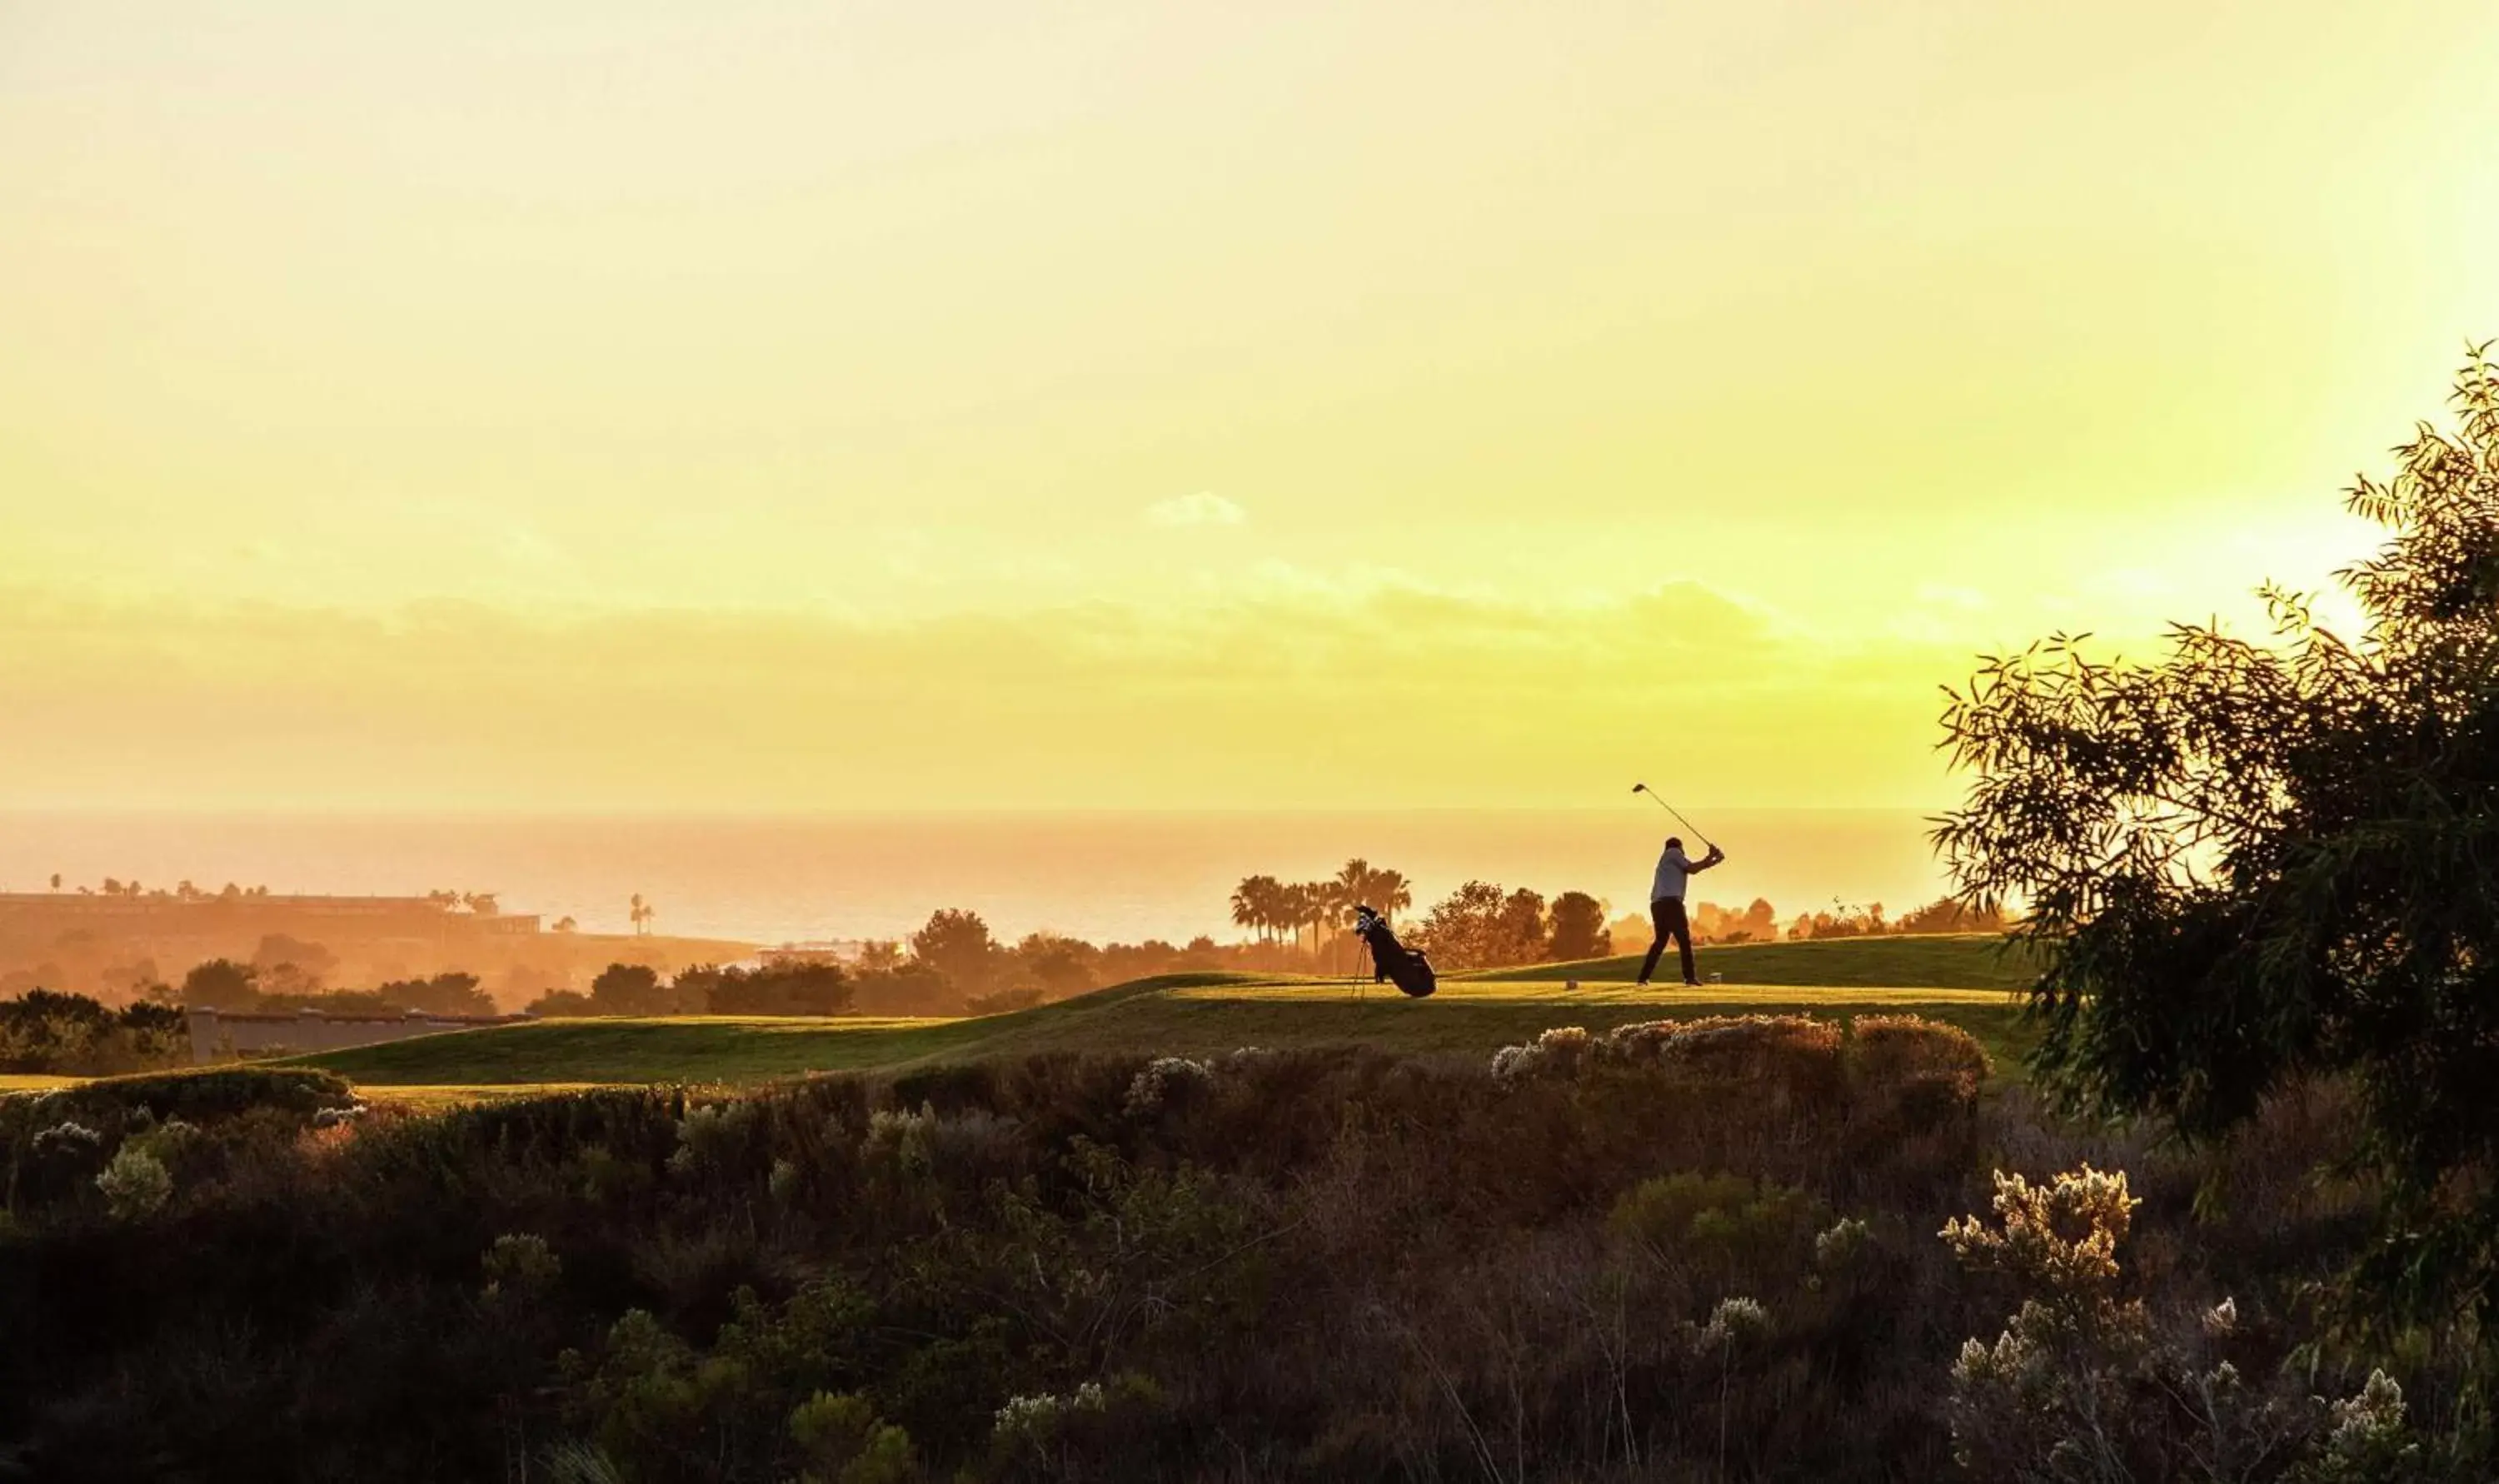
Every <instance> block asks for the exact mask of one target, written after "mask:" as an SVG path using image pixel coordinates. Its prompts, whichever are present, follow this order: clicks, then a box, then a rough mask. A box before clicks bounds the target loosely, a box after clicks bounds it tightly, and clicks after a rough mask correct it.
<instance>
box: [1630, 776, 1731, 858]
mask: <svg viewBox="0 0 2499 1484" xmlns="http://www.w3.org/2000/svg"><path fill="white" fill-rule="evenodd" d="M1632 791H1633V792H1634V793H1645V794H1647V795H1648V796H1649V797H1650V798H1653V799H1655V800H1657V807H1659V808H1660V809H1663V810H1665V811H1666V812H1667V813H1669V814H1671V815H1672V816H1674V822H1675V823H1678V824H1680V825H1682V826H1683V827H1684V828H1686V829H1688V830H1691V831H1692V838H1694V839H1695V840H1698V841H1700V842H1701V843H1702V844H1703V845H1705V846H1709V848H1710V849H1711V850H1716V849H1717V847H1716V846H1714V845H1709V837H1708V836H1707V835H1704V834H1703V833H1702V832H1701V826H1700V825H1698V824H1695V823H1692V822H1691V821H1690V820H1687V819H1685V818H1684V817H1683V811H1682V810H1680V809H1677V808H1675V807H1674V806H1673V805H1672V804H1670V803H1668V802H1667V801H1666V797H1665V795H1664V794H1661V793H1659V792H1658V791H1657V790H1655V789H1652V788H1650V787H1649V786H1648V785H1646V784H1644V783H1636V784H1634V785H1632Z"/></svg>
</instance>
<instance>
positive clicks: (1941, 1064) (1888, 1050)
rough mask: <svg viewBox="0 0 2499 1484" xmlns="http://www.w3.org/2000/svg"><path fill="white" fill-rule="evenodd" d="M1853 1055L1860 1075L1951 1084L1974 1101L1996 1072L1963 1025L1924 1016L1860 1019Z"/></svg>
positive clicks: (1854, 1028)
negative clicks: (1936, 1080) (1982, 1083)
mask: <svg viewBox="0 0 2499 1484" xmlns="http://www.w3.org/2000/svg"><path fill="white" fill-rule="evenodd" d="M1848 1053H1849V1060H1850V1063H1851V1065H1852V1066H1853V1067H1854V1068H1855V1070H1856V1072H1857V1074H1858V1076H1860V1077H1861V1078H1863V1079H1865V1080H1866V1081H1870V1082H1874V1083H1876V1084H1883V1085H1899V1084H1902V1083H1906V1082H1909V1081H1918V1080H1922V1079H1929V1078H1934V1079H1942V1080H1945V1081H1949V1082H1950V1083H1951V1084H1952V1085H1953V1086H1954V1087H1955V1088H1956V1089H1957V1090H1959V1091H1960V1092H1961V1093H1962V1094H1963V1095H1964V1097H1975V1096H1977V1094H1978V1087H1979V1084H1980V1083H1981V1082H1983V1081H1986V1080H1987V1077H1988V1074H1989V1073H1990V1071H1991V1070H1992V1069H1991V1068H1990V1067H1989V1065H1988V1061H1987V1048H1985V1047H1982V1046H1980V1045H1979V1044H1978V1038H1977V1037H1975V1036H1973V1035H1971V1034H1970V1033H1969V1032H1967V1031H1965V1030H1963V1029H1962V1028H1961V1027H1960V1026H1958V1025H1947V1024H1944V1023H1943V1022H1942V1021H1939V1020H1930V1019H1927V1018H1925V1017H1924V1016H1857V1017H1856V1018H1855V1019H1854V1020H1852V1021H1850V1022H1849V1027H1848Z"/></svg>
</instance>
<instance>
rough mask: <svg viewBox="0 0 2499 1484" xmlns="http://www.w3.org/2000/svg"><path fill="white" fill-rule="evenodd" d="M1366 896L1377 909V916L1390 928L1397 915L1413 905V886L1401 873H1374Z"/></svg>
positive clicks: (1403, 873)
mask: <svg viewBox="0 0 2499 1484" xmlns="http://www.w3.org/2000/svg"><path fill="white" fill-rule="evenodd" d="M1366 894H1367V895H1368V896H1369V898H1370V901H1371V905H1372V906H1374V907H1377V908H1379V915H1380V916H1381V917H1384V918H1386V919H1388V921H1389V925H1390V926H1392V927H1393V926H1395V925H1396V922H1397V914H1399V913H1401V912H1404V911H1405V910H1406V909H1408V908H1410V907H1412V906H1413V905H1414V886H1413V884H1412V882H1409V881H1408V880H1407V879H1406V873H1405V872H1403V871H1384V870H1383V871H1374V872H1373V873H1372V874H1371V887H1370V890H1369V891H1368V893H1366Z"/></svg>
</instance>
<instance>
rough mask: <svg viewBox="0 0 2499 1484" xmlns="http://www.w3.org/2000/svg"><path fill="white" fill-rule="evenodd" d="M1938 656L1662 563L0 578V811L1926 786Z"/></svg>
mask: <svg viewBox="0 0 2499 1484" xmlns="http://www.w3.org/2000/svg"><path fill="white" fill-rule="evenodd" d="M1968 664H1969V659H1968V655H1967V652H1966V651H1965V650H1964V649H1961V648H1959V647H1957V646H1949V645H1946V646H1935V645H1931V644H1920V643H1917V642H1914V641H1908V640H1904V639H1903V638H1901V637H1899V636H1894V635H1882V634H1858V635H1855V636H1853V637H1852V638H1851V640H1850V641H1849V642H1848V643H1846V644H1844V645H1843V644H1838V643H1834V642H1832V641H1830V640H1827V639H1819V638H1814V637H1810V636H1806V635H1802V634H1800V633H1797V632H1794V631H1790V630H1788V629H1786V628H1785V626H1783V625H1781V624H1779V623H1777V622H1776V621H1775V618H1774V616H1771V615H1766V614H1764V613H1761V612H1758V611H1755V610H1754V609H1752V608H1750V607H1748V606H1747V605H1745V604H1743V603H1740V602H1737V601H1735V600H1733V599H1730V598H1729V597H1725V596H1724V595H1721V594H1719V593H1716V592H1714V591H1712V590H1710V589H1708V588H1705V587H1703V586H1700V585H1698V584H1691V583H1676V584H1670V585H1668V586H1665V587H1661V588H1659V589H1656V590H1654V591H1652V592H1648V593H1644V594H1640V595H1637V596H1633V597H1622V598H1615V599H1603V600H1590V601H1582V602H1575V603H1568V604H1555V605H1541V604H1527V603H1518V602H1511V601H1503V600H1499V599H1494V598H1490V597H1478V596H1471V595H1465V594H1452V593H1446V592H1440V591H1435V590H1432V589H1429V588H1424V587H1419V586H1391V585H1382V586H1380V587H1378V588H1376V589H1374V590H1372V591H1369V592H1360V593H1345V594H1329V593H1310V592H1279V591H1272V590H1268V589H1264V588H1254V589H1252V590H1249V591H1246V592H1238V593H1233V594H1229V595H1217V596H1213V597H1208V598H1205V599H1201V600H1198V601H1193V602H1182V603H1166V604H1158V605H1153V606H1151V607H1148V606H1139V605H1136V604H1129V603H1119V602H1107V601H1106V602H1090V603H1076V604H1065V605H1058V606H1051V607H1036V608H1028V609H1021V610H1017V611H1014V612H1001V613H989V612H963V613H957V614H953V615H948V616H944V617H936V618H929V619H923V620H916V621H906V622H898V623H892V622H889V623H867V622H860V621H857V620H851V619H844V618H839V617H834V616H829V615H825V614H821V613H809V612H773V611H731V610H684V609H679V610H669V609H640V610H627V611H613V610H610V611H603V612H601V611H582V612H579V613H576V614H573V615H571V616H568V617H565V616H554V615H550V614H548V613H545V612H538V613H533V614H524V613H519V612H514V611H509V610H504V609H501V608H497V607H495V606H492V605H486V604H476V603H451V602H438V603H431V604H425V605H418V606H409V607H402V608H396V609H390V610H384V611H364V612H356V611H348V610H325V609H304V608H287V607H280V606H276V605H268V604H246V605H232V606H214V605H210V606H202V605H196V604H182V603H161V602H153V601H139V602H133V603H118V604H116V603H111V602H102V601H98V600H96V599H93V598H91V597H81V596H77V595H70V594H64V593H62V592H59V591H58V590H53V591H49V592H46V591H35V590H23V589H20V590H15V591H12V590H9V589H7V588H5V587H0V715H10V716H16V717H21V718H36V717H40V718H42V719H43V724H42V725H41V726H26V727H23V728H20V729H18V730H17V731H16V735H14V736H13V737H12V738H11V747H10V749H9V751H10V753H11V766H10V768H9V770H8V772H7V774H6V776H5V777H0V806H12V805H14V806H18V807H26V806H55V805H68V804H84V803H92V802H97V801H119V802H122V803H128V804H134V805H145V804H153V803H172V804H186V805H190V806H193V807H216V806H251V805H255V804H261V803H286V804H297V805H309V804H338V805H341V806H346V805H356V806H381V807H416V808H423V807H482V808H504V807H529V808H556V809H564V808H586V809H589V808H616V807H638V808H663V809H668V808H730V809H757V810H774V809H786V808H910V807H933V806H938V805H944V806H947V807H957V806H960V807H983V806H1007V805H1017V806H1031V805H1035V804H1042V805H1058V806H1073V807H1109V808H1126V807H1142V808H1234V807H1253V806H1254V807H1284V806H1298V807H1363V808H1371V807H1403V806H1411V805H1432V804H1449V803H1468V804H1500V805H1526V804H1535V803H1542V802H1550V801H1555V800H1563V801H1568V800H1572V799H1577V798H1581V797H1583V796H1584V795H1585V794H1586V786H1587V780H1589V779H1592V778H1605V779H1611V778H1614V777H1615V776H1616V775H1621V776H1623V777H1634V776H1639V772H1640V770H1641V769H1643V768H1649V769H1654V768H1655V767H1656V766H1657V765H1658V761H1657V760H1658V759H1660V758H1664V759H1668V760H1671V761H1672V762H1673V763H1675V764H1676V765H1677V766H1680V767H1683V768H1684V769H1685V770H1686V771H1687V772H1691V773H1693V774H1695V775H1696V776H1701V777H1705V778H1707V779H1708V780H1709V782H1710V790H1709V791H1711V792H1712V793H1714V794H1715V795H1717V796H1718V797H1719V798H1720V799H1722V800H1726V801H1730V802H1736V803H1748V802H1779V803H1816V804H1832V803H1858V802H1894V801H1898V800H1899V799H1900V798H1903V797H1918V798H1919V799H1920V801H1922V802H1923V801H1924V793H1925V792H1933V791H1935V790H1937V789H1938V788H1939V786H1940V783H1941V776H1940V770H1939V766H1938V764H1937V763H1936V761H1935V759H1934V756H1933V753H1932V744H1933V741H1934V727H1933V712H1934V702H1933V695H1934V687H1935V686H1936V684H1937V683H1938V682H1946V681H1957V680H1961V679H1964V678H1965V677H1966V675H1967V672H1968V671H1967V666H1968ZM1921 790H1924V791H1923V792H1922V791H1921Z"/></svg>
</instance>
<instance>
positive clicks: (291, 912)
mask: <svg viewBox="0 0 2499 1484" xmlns="http://www.w3.org/2000/svg"><path fill="white" fill-rule="evenodd" d="M238 926H247V927H248V928H249V929H250V930H251V931H255V932H262V933H285V934H287V935H289V936H301V937H314V936H317V935H318V934H320V933H321V932H322V931H323V930H324V929H328V930H331V931H336V932H343V933H347V934H350V935H352V936H355V937H358V938H393V937H396V938H408V939H414V940H419V941H423V942H428V943H437V942H443V941H447V940H458V939H468V938H510V937H528V936H532V935H534V934H535V933H536V932H537V931H538V917H537V914H535V913H531V912H513V913H474V912H455V911H453V910H452V909H451V908H450V907H448V906H446V905H444V904H443V903H441V902H438V901H435V900H432V899H429V898H427V897H422V896H258V895H251V896H191V897H180V896H175V895H172V894H170V893H168V894H163V895H151V896H89V895H86V894H85V893H83V892H66V891H5V892H0V936H12V935H35V934H42V933H51V932H61V931H67V930H72V929H76V928H80V927H111V928H113V929H114V930H116V931H119V932H124V933H130V934H135V935H141V936H150V937H157V936H161V937H185V936H191V935H195V934H212V933H219V932H224V931H231V930H233V929H234V928H236V927H238Z"/></svg>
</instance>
